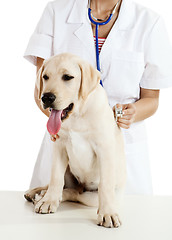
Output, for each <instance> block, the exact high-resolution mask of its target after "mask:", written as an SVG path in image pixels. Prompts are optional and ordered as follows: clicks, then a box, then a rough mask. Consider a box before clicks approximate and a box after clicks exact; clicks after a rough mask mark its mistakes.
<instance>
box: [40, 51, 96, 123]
mask: <svg viewBox="0 0 172 240" xmlns="http://www.w3.org/2000/svg"><path fill="white" fill-rule="evenodd" d="M99 81H100V73H99V72H98V71H97V70H96V69H94V68H93V67H92V66H91V65H90V64H89V63H87V62H85V61H83V60H81V59H80V58H79V57H77V56H74V55H72V54H68V53H64V54H60V55H57V56H54V57H51V58H49V59H48V60H46V61H44V63H43V65H42V67H41V68H40V70H39V71H38V74H37V80H36V86H37V88H38V98H39V99H40V100H41V102H42V107H43V108H44V109H46V108H50V109H54V110H57V111H61V112H60V113H59V114H61V115H60V116H59V117H60V118H61V120H64V119H65V118H67V117H68V115H69V113H70V112H72V110H73V108H74V107H75V104H77V102H78V101H79V100H80V99H81V98H82V99H83V100H86V98H87V97H88V95H89V94H90V93H91V92H92V91H93V90H94V89H95V88H96V86H97V85H98V84H99Z"/></svg>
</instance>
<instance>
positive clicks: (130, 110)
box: [113, 103, 136, 129]
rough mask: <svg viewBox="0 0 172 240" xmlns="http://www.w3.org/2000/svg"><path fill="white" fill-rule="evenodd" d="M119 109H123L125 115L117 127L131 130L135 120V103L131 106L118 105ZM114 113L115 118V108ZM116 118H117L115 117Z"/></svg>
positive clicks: (118, 121)
mask: <svg viewBox="0 0 172 240" xmlns="http://www.w3.org/2000/svg"><path fill="white" fill-rule="evenodd" d="M116 107H117V108H120V107H121V108H122V112H123V115H122V117H119V118H118V120H117V125H118V126H119V127H121V128H125V129H129V128H130V126H131V124H132V123H133V122H134V120H135V115H136V107H135V105H134V104H133V103H129V104H116ZM113 112H114V116H115V106H114V107H113ZM115 118H116V116H115Z"/></svg>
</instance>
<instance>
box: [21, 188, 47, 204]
mask: <svg viewBox="0 0 172 240" xmlns="http://www.w3.org/2000/svg"><path fill="white" fill-rule="evenodd" d="M47 189H48V185H47V186H45V187H37V188H34V189H29V190H28V191H26V192H25V194H24V197H25V198H26V200H27V201H29V202H33V203H35V200H36V198H37V197H36V196H37V195H38V196H41V197H43V196H44V195H45V193H46V191H47Z"/></svg>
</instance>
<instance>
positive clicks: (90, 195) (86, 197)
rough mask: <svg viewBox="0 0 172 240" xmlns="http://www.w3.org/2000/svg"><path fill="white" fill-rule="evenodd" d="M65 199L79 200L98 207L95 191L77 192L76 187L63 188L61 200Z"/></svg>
mask: <svg viewBox="0 0 172 240" xmlns="http://www.w3.org/2000/svg"><path fill="white" fill-rule="evenodd" d="M65 201H72V202H80V203H82V204H84V205H86V206H89V207H98V193H97V192H96V191H95V192H89V191H86V192H83V193H79V191H78V190H76V189H71V188H66V189H64V190H63V197H62V202H65Z"/></svg>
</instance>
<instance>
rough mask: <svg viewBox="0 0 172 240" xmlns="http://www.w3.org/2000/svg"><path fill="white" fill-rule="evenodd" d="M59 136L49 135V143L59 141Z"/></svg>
mask: <svg viewBox="0 0 172 240" xmlns="http://www.w3.org/2000/svg"><path fill="white" fill-rule="evenodd" d="M59 138H60V137H59V135H58V134H56V135H51V141H53V142H55V141H56V140H57V139H59Z"/></svg>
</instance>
